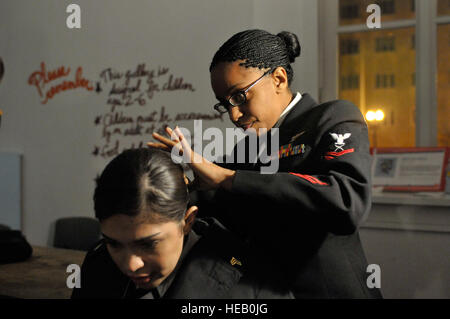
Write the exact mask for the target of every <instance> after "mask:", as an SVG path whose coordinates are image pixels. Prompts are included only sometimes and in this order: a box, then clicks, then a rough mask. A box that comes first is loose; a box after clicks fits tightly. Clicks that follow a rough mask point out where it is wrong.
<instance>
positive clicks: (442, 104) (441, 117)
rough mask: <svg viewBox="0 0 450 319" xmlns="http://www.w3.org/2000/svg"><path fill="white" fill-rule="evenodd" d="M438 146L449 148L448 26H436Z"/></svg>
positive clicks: (449, 65)
mask: <svg viewBox="0 0 450 319" xmlns="http://www.w3.org/2000/svg"><path fill="white" fill-rule="evenodd" d="M437 62H438V68H437V70H438V84H437V98H438V101H437V107H438V145H439V146H450V122H449V121H450V24H444V25H439V26H438V61H437Z"/></svg>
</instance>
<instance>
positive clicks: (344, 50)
mask: <svg viewBox="0 0 450 319" xmlns="http://www.w3.org/2000/svg"><path fill="white" fill-rule="evenodd" d="M358 53H359V41H358V40H355V39H344V40H342V41H341V54H342V55H347V54H358Z"/></svg>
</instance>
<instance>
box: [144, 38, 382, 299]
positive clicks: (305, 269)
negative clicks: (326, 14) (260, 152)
mask: <svg viewBox="0 0 450 319" xmlns="http://www.w3.org/2000/svg"><path fill="white" fill-rule="evenodd" d="M300 51H301V50H300V44H299V41H298V39H297V36H296V35H295V34H293V33H290V32H281V33H279V34H278V35H273V34H271V33H269V32H266V31H263V30H247V31H243V32H239V33H237V34H235V35H234V36H232V37H231V38H230V39H229V40H228V41H226V42H225V43H224V44H223V45H222V46H221V47H220V48H219V50H218V51H217V52H216V54H215V55H214V57H213V60H212V62H211V66H210V73H211V85H212V89H213V91H214V93H215V95H216V97H217V99H218V101H219V103H217V104H216V105H215V106H214V108H215V109H216V110H217V111H219V112H222V113H225V112H227V113H228V114H229V117H230V120H231V122H232V123H233V124H234V125H235V126H237V127H239V128H242V129H244V130H247V129H249V128H253V129H255V130H256V131H257V133H258V135H259V132H260V131H259V129H267V130H271V129H273V128H278V129H279V145H280V149H279V151H278V150H275V154H276V153H278V154H277V155H278V161H279V169H278V171H277V172H276V173H274V174H261V172H260V169H261V166H262V164H261V162H260V161H257V162H256V163H236V164H228V163H223V164H222V163H220V164H215V163H211V162H209V161H208V160H206V159H203V160H202V161H201V162H198V161H192V163H190V164H189V165H190V166H191V168H192V169H193V171H194V174H195V180H194V182H193V184H192V185H191V186H192V188H195V189H197V192H198V197H199V199H200V201H199V203H198V206H199V209H200V213H201V212H202V211H203V212H207V213H208V214H213V216H215V217H217V218H218V219H219V220H220V221H221V222H222V223H224V224H225V225H226V226H227V227H228V228H229V229H230V230H233V231H234V232H235V233H236V234H239V235H240V236H241V237H242V238H243V239H245V240H246V241H247V242H248V244H249V245H250V246H251V247H252V249H253V250H254V252H255V253H257V254H258V256H259V257H258V260H257V261H255V263H257V264H258V269H259V272H260V273H259V275H261V278H271V279H272V280H273V281H274V282H276V283H277V284H279V285H283V286H288V287H290V288H291V289H292V290H293V291H294V295H295V296H296V297H297V298H379V297H381V294H380V291H379V289H378V288H368V285H367V277H368V276H369V274H368V273H367V272H366V268H367V261H366V258H365V255H364V252H363V250H362V246H361V242H360V239H359V235H358V226H359V225H360V224H361V222H362V221H364V220H365V219H366V218H367V216H368V214H369V211H370V208H371V177H370V174H371V170H370V168H371V157H370V154H369V141H368V131H367V124H366V122H365V120H364V118H363V116H362V115H361V112H360V111H359V109H358V108H357V107H356V106H355V105H353V104H352V103H350V102H348V101H342V100H337V101H331V102H327V103H323V104H318V103H316V102H315V101H314V100H313V98H312V97H311V96H310V95H309V94H307V93H304V94H300V93H298V92H297V93H295V94H294V93H293V92H292V91H291V90H290V88H289V87H290V84H291V82H292V78H293V70H292V67H291V63H293V62H294V61H295V59H296V57H298V56H300ZM167 133H168V134H169V135H172V137H176V138H177V139H176V140H175V141H172V140H169V139H167V138H165V137H163V136H161V135H158V134H156V133H154V135H153V136H154V138H155V139H157V140H158V141H159V142H160V143H149V146H151V147H157V148H162V149H166V150H171V149H172V147H173V146H174V145H175V143H177V142H181V147H182V150H183V152H186V154H187V156H191V157H193V155H194V153H193V150H192V149H191V147H190V146H189V145H188V144H187V142H186V140H185V139H184V137H183V135H182V133H181V132H180V130H179V129H176V130H175V131H172V130H171V129H170V128H167ZM247 140H248V139H247ZM178 145H180V144H178ZM236 151H237V150H236V147H235V152H236ZM277 151H278V152H277ZM272 154H273V153H272ZM197 155H198V154H197ZM275 160H276V159H275ZM200 190H201V192H200ZM206 190H213V191H214V192H205V191H206ZM206 195H208V196H206Z"/></svg>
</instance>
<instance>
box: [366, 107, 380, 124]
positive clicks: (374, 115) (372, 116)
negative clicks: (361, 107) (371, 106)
mask: <svg viewBox="0 0 450 319" xmlns="http://www.w3.org/2000/svg"><path fill="white" fill-rule="evenodd" d="M366 120H367V121H369V122H373V121H378V122H380V121H382V120H384V112H383V111H382V110H376V111H368V112H367V113H366Z"/></svg>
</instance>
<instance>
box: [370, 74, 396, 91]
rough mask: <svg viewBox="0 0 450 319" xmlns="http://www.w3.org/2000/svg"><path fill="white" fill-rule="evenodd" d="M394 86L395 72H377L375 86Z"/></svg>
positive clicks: (385, 87) (382, 87) (378, 87)
mask: <svg viewBox="0 0 450 319" xmlns="http://www.w3.org/2000/svg"><path fill="white" fill-rule="evenodd" d="M394 87H395V74H377V76H376V85H375V88H377V89H387V88H394Z"/></svg>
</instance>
